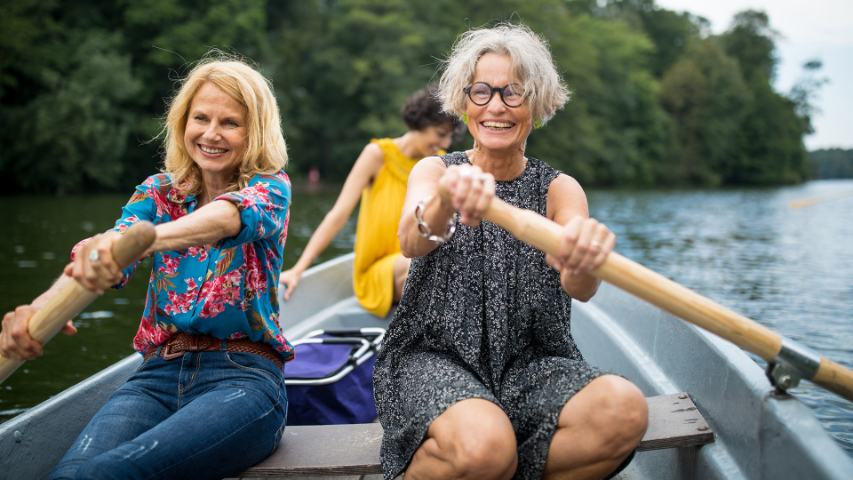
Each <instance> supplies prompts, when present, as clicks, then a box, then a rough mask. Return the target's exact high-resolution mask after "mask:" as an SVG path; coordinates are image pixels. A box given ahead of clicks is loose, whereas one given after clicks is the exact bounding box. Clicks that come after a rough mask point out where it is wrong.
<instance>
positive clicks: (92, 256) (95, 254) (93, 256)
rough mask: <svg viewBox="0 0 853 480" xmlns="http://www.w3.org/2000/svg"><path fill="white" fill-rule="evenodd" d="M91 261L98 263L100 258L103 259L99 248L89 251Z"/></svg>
mask: <svg viewBox="0 0 853 480" xmlns="http://www.w3.org/2000/svg"><path fill="white" fill-rule="evenodd" d="M88 258H89V261H90V262H92V263H98V260H100V259H101V254H100V253H99V252H98V251H97V250H92V251H91V252H89V257H88Z"/></svg>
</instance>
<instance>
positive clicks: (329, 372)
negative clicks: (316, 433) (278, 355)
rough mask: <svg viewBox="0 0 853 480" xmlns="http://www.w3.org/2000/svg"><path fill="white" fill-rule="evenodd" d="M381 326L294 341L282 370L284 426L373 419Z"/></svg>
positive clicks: (318, 333) (328, 332) (325, 332)
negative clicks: (285, 403) (292, 354)
mask: <svg viewBox="0 0 853 480" xmlns="http://www.w3.org/2000/svg"><path fill="white" fill-rule="evenodd" d="M384 337H385V329H383V328H362V329H360V330H316V331H313V332H311V333H309V334H308V335H307V336H305V337H304V338H301V339H299V340H296V341H295V342H293V346H294V349H295V350H296V358H294V359H293V360H292V361H290V362H288V363H287V365H286V366H285V369H284V374H285V375H284V376H285V382H284V383H285V385H286V386H287V401H288V407H287V425H336V424H342V423H370V422H372V421H374V420H376V406H375V405H374V403H373V364H374V363H375V362H376V352H377V350H378V349H379V346H380V344H381V343H382V339H383V338H384Z"/></svg>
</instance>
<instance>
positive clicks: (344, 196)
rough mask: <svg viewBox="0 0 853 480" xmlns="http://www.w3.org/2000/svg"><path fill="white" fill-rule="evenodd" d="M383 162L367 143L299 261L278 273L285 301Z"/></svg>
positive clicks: (372, 145) (379, 152)
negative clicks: (282, 285) (283, 286)
mask: <svg viewBox="0 0 853 480" xmlns="http://www.w3.org/2000/svg"><path fill="white" fill-rule="evenodd" d="M384 162H385V160H384V155H383V153H382V149H381V148H379V145H376V144H375V143H369V144H367V146H365V147H364V150H362V151H361V154H360V155H359V156H358V158H357V159H356V161H355V164H354V165H353V167H352V170H350V173H349V175H347V179H346V181H345V182H344V185H343V187H342V188H341V193H340V194H339V195H338V198H337V200H335V204H334V205H333V206H332V209H331V210H329V212H328V213H327V214H326V216H325V217H324V218H323V221H322V222H320V225H319V226H318V227H317V229H316V230H314V233H313V234H312V235H311V239H310V240H308V245H306V246H305V250H304V251H303V252H302V255H300V256H299V260H297V261H296V264H295V265H294V266H293V267H292V268H290V269H289V270H286V271H285V272H283V273H282V275H281V282H282V283H283V284H284V285H285V286H286V287H287V290H286V291H285V293H284V298H285V300H289V299H290V296H291V295H292V293H293V291H294V289H295V288H296V285H297V284H298V283H299V278H300V277H301V276H302V272H304V271H305V270H306V269H308V267H310V266H311V264H312V263H313V262H314V260H315V259H316V258H317V257H318V256H320V254H321V253H323V251H324V250H326V247H328V246H329V243H331V241H332V239H334V238H335V236H337V234H338V233H340V231H341V229H342V228H344V225H346V223H347V220H349V217H350V215H352V211H353V210H354V209H355V206H356V204H357V203H358V200H359V198H361V192H362V191H363V190H364V189H365V188H366V187H367V186H368V185H369V184H370V182H372V181H373V179H374V178H375V177H376V175H377V174H378V173H379V170H381V169H382V165H383V164H384Z"/></svg>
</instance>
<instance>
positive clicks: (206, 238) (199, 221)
mask: <svg viewBox="0 0 853 480" xmlns="http://www.w3.org/2000/svg"><path fill="white" fill-rule="evenodd" d="M240 226H241V223H240V211H239V210H238V209H237V207H236V206H235V205H234V204H233V203H231V202H229V201H226V200H216V201H213V202H210V203H208V204H207V205H205V206H203V207H201V208H199V209H198V210H196V211H194V212H193V213H191V214H189V215H186V216H183V217H181V218H179V219H177V220H174V221H171V222H166V223H161V224H159V225H157V227H156V228H157V240H155V241H154V244H152V245H151V248H149V249H148V251H147V252H146V254H150V253H152V252H161V251H164V250H183V249H185V248H189V247H194V246H197V245H204V244H209V243H213V242H216V241H218V240H222V239H223V238H228V237H233V236H234V235H237V234H238V233H240Z"/></svg>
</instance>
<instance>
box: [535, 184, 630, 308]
mask: <svg viewBox="0 0 853 480" xmlns="http://www.w3.org/2000/svg"><path fill="white" fill-rule="evenodd" d="M547 215H548V218H550V219H551V220H553V221H555V222H557V223H558V224H560V225H564V228H563V255H561V256H560V257H559V258H557V257H553V256H550V255H549V256H548V257H547V261H548V263H549V264H550V265H551V266H552V267H554V268H555V269H556V270H558V271H559V272H560V283H561V284H562V286H563V290H565V291H566V293H568V294H569V295H570V296H571V297H572V298H575V299H577V300H580V301H584V302H585V301H587V300H589V299H590V298H592V296H593V295H595V292H596V291H597V290H598V286H599V284H600V283H601V281H600V280H598V279H597V278H595V277H594V276H592V275H590V274H589V272H590V271H591V270H594V269H595V268H597V267H598V266H599V265H601V263H603V262H604V259H605V258H606V257H607V254H609V253H610V251H611V250H613V246H614V245H615V243H616V237H615V235H613V232H611V231H610V230H609V229H608V228H607V227H606V226H605V225H604V224H601V223H598V222H597V221H596V220H595V219H592V218H589V207H588V204H587V200H586V194H585V193H584V191H583V188H581V186H580V184H578V182H577V181H576V180H575V179H573V178H571V177H569V176H567V175H563V174H561V175H560V176H558V177H557V178H556V179H554V181H553V182H551V185H550V186H549V188H548V211H547Z"/></svg>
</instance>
